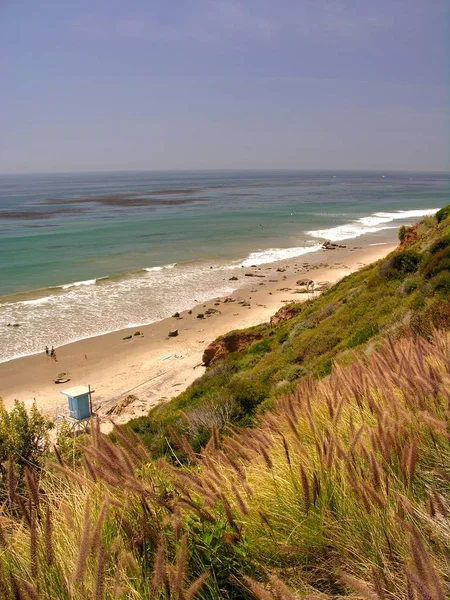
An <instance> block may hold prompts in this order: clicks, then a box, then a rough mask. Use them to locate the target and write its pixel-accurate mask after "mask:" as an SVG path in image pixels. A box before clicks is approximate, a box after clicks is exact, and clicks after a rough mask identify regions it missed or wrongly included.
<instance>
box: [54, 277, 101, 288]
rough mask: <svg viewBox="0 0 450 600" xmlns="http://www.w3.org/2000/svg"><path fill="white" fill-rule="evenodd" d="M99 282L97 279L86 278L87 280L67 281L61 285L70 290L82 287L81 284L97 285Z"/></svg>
mask: <svg viewBox="0 0 450 600" xmlns="http://www.w3.org/2000/svg"><path fill="white" fill-rule="evenodd" d="M96 283H97V280H96V279H86V281H74V282H73V283H65V284H64V285H62V286H60V287H61V288H62V289H63V290H68V289H69V288H72V287H80V285H95V284H96Z"/></svg>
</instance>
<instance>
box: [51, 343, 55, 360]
mask: <svg viewBox="0 0 450 600" xmlns="http://www.w3.org/2000/svg"><path fill="white" fill-rule="evenodd" d="M50 356H51V357H52V358H54V359H55V360H56V352H55V349H54V347H53V346H52V349H51V351H50Z"/></svg>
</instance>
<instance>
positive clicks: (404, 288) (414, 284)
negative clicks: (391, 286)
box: [398, 277, 420, 296]
mask: <svg viewBox="0 0 450 600" xmlns="http://www.w3.org/2000/svg"><path fill="white" fill-rule="evenodd" d="M419 285H420V281H419V280H418V279H415V278H413V277H408V279H405V281H404V282H403V283H402V284H401V286H400V287H399V288H398V293H399V294H400V295H401V296H408V295H409V294H412V293H413V292H415V291H416V290H417V289H418V287H419Z"/></svg>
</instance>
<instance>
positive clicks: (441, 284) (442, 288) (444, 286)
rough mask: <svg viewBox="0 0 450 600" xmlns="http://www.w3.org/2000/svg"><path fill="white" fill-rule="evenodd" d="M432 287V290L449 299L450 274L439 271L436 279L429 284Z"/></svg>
mask: <svg viewBox="0 0 450 600" xmlns="http://www.w3.org/2000/svg"><path fill="white" fill-rule="evenodd" d="M430 283H431V284H432V286H433V290H434V291H436V292H439V293H441V294H443V295H444V297H449V295H450V272H449V271H441V272H440V273H439V274H438V275H436V277H433V279H432V280H431V282H430Z"/></svg>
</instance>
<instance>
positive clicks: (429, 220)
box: [128, 207, 450, 458]
mask: <svg viewBox="0 0 450 600" xmlns="http://www.w3.org/2000/svg"><path fill="white" fill-rule="evenodd" d="M447 208H448V207H446V208H443V209H442V210H440V211H439V213H438V215H439V216H436V217H426V218H425V219H423V220H422V221H421V222H420V223H419V224H417V225H414V226H412V227H409V228H405V231H404V232H402V233H401V234H400V237H401V238H402V239H403V241H402V242H401V244H400V247H399V249H398V250H397V251H395V252H393V253H392V254H391V255H389V256H388V257H386V258H385V259H383V260H381V261H379V262H377V263H374V264H371V265H369V266H367V267H365V268H363V269H361V270H360V271H358V272H357V273H353V274H352V275H349V276H348V277H345V278H344V279H342V280H341V281H340V282H339V283H338V284H336V285H334V286H333V287H332V288H330V289H329V290H328V291H326V292H324V293H323V294H322V295H321V296H320V297H317V298H314V297H313V296H314V294H310V298H309V299H308V300H307V301H306V302H302V303H300V302H297V303H292V304H289V305H287V306H286V307H283V308H282V309H281V310H280V311H279V314H280V318H279V319H277V318H276V316H275V318H274V319H272V324H264V325H259V326H257V327H254V328H251V329H248V330H245V331H240V332H232V334H228V336H230V335H233V334H235V335H237V336H239V335H240V336H241V337H242V338H243V339H244V338H247V339H248V340H250V341H254V340H256V341H254V343H250V344H248V345H247V347H246V348H245V349H242V350H241V351H239V352H234V353H231V354H229V355H228V356H226V357H225V358H224V359H223V360H221V361H219V362H217V363H212V364H211V365H210V367H209V368H208V369H207V371H206V373H205V374H204V375H203V377H201V378H199V379H198V380H197V381H196V382H194V384H193V385H192V386H190V387H189V388H188V389H187V390H186V391H185V392H183V393H182V394H180V395H179V396H178V397H177V398H174V399H173V400H172V401H171V402H169V403H164V404H160V405H158V406H156V407H155V408H153V409H152V410H151V411H150V413H149V415H148V416H145V417H141V418H138V419H134V420H132V421H130V423H129V424H128V427H129V428H131V429H132V430H133V431H134V432H135V433H137V434H138V435H139V436H141V437H142V439H143V440H144V441H145V443H146V444H147V446H148V447H149V449H150V451H151V452H152V455H153V456H154V457H158V456H162V455H164V456H166V457H167V458H170V457H172V458H173V455H174V454H176V455H177V457H178V458H181V457H180V456H179V452H178V450H177V444H176V443H173V442H174V440H175V439H176V438H177V437H179V436H180V435H184V436H186V437H187V438H188V439H189V441H190V443H191V444H192V446H193V447H194V449H195V450H196V451H199V450H200V448H201V447H202V446H204V444H205V443H206V442H207V441H208V439H209V435H210V430H211V426H212V425H213V424H214V425H215V426H216V427H217V428H218V429H219V431H224V430H225V429H226V428H227V427H228V426H229V424H230V423H233V424H236V425H239V426H249V425H252V424H254V423H256V422H258V419H259V416H260V415H261V414H262V413H264V412H265V411H266V410H268V409H270V408H271V406H272V405H273V402H274V400H275V399H276V398H278V397H279V396H280V395H282V394H288V393H291V392H294V391H295V389H296V386H297V385H298V382H299V380H300V379H301V378H302V377H305V376H308V375H313V376H314V377H315V378H322V377H325V376H327V375H329V374H330V372H331V369H332V366H333V364H335V363H337V364H341V365H348V364H351V363H352V362H353V361H354V360H355V357H357V356H360V355H361V354H362V353H363V352H364V353H368V354H370V353H371V352H373V351H375V350H376V349H377V348H378V347H379V345H380V344H381V343H383V340H384V339H385V338H386V337H389V338H390V339H392V340H397V339H401V338H402V337H404V336H407V335H410V334H411V333H412V334H418V335H423V336H425V337H429V336H430V335H431V332H432V329H433V328H434V327H437V328H440V327H449V326H450V301H449V299H450V212H449V211H448V210H447ZM442 215H443V216H442ZM445 215H447V216H446V217H445ZM274 323H275V324H274ZM225 337H226V336H225ZM219 341H220V340H219Z"/></svg>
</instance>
